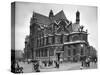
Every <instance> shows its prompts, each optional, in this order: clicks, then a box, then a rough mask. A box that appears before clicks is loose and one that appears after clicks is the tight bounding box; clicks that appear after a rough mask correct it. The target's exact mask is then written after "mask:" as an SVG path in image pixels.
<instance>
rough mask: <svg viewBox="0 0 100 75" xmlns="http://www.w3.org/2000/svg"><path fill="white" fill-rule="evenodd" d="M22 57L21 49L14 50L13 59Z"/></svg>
mask: <svg viewBox="0 0 100 75" xmlns="http://www.w3.org/2000/svg"><path fill="white" fill-rule="evenodd" d="M21 59H23V51H22V50H15V60H21Z"/></svg>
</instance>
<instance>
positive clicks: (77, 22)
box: [76, 10, 80, 24]
mask: <svg viewBox="0 0 100 75" xmlns="http://www.w3.org/2000/svg"><path fill="white" fill-rule="evenodd" d="M76 24H80V12H79V11H78V10H77V12H76Z"/></svg>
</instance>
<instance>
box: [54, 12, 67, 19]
mask: <svg viewBox="0 0 100 75" xmlns="http://www.w3.org/2000/svg"><path fill="white" fill-rule="evenodd" d="M59 19H67V18H66V16H65V14H64V11H63V10H61V11H60V12H59V13H57V14H56V15H55V16H54V20H59Z"/></svg>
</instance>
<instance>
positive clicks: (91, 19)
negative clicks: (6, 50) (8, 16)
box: [12, 2, 98, 50]
mask: <svg viewBox="0 0 100 75" xmlns="http://www.w3.org/2000/svg"><path fill="white" fill-rule="evenodd" d="M51 9H52V10H53V13H54V14H56V13H58V12H59V11H61V10H63V11H64V13H65V15H66V17H67V19H68V20H69V21H72V23H75V19H76V11H77V10H79V12H80V25H83V26H84V30H86V29H88V33H89V35H88V41H89V44H90V45H92V46H93V47H95V48H96V49H97V50H98V24H97V21H98V20H97V7H95V6H80V5H68V4H47V3H30V2H29V3H28V2H16V6H15V10H16V12H15V49H16V50H23V49H24V47H25V44H24V42H25V37H26V35H29V32H30V29H29V26H30V18H31V17H32V14H33V11H35V12H37V13H40V14H43V15H45V16H48V15H49V12H50V10H51ZM13 28H14V26H13V27H12V29H13ZM12 33H13V32H12ZM13 48H14V44H12V49H13Z"/></svg>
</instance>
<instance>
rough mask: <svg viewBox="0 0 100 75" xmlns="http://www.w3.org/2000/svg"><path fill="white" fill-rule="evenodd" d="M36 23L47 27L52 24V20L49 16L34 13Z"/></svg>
mask: <svg viewBox="0 0 100 75" xmlns="http://www.w3.org/2000/svg"><path fill="white" fill-rule="evenodd" d="M34 15H35V18H36V21H37V22H38V23H40V24H45V25H49V24H50V19H49V17H47V16H44V15H42V14H39V13H36V12H35V13H34Z"/></svg>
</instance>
